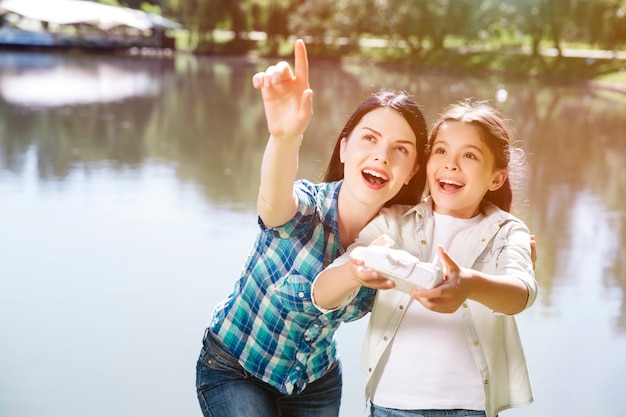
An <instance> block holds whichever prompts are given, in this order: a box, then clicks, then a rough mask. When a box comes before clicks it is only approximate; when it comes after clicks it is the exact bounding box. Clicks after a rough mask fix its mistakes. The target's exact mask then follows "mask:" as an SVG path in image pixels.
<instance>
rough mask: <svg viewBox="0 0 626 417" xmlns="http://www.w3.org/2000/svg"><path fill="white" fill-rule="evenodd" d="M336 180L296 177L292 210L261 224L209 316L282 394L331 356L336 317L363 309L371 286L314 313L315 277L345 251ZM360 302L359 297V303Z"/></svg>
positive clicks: (248, 365) (322, 368)
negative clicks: (275, 223) (278, 221)
mask: <svg viewBox="0 0 626 417" xmlns="http://www.w3.org/2000/svg"><path fill="white" fill-rule="evenodd" d="M340 187H341V181H340V182H333V183H321V184H313V183H311V182H309V181H306V180H300V181H297V182H296V187H295V190H296V194H297V196H298V199H299V201H300V207H299V209H298V213H297V214H296V215H295V217H294V218H293V219H291V220H290V221H289V222H288V223H287V224H285V225H283V226H280V227H277V228H266V227H265V226H264V225H263V224H262V223H261V221H260V220H259V225H260V228H261V230H260V231H259V234H258V236H257V239H256V242H255V244H254V248H253V250H252V252H251V254H250V256H249V257H248V260H247V262H246V265H245V267H244V269H243V271H242V273H241V277H240V278H239V280H238V281H237V282H236V284H235V289H234V291H233V293H232V294H230V296H229V297H228V298H227V299H226V300H224V301H223V302H222V303H220V304H219V305H218V306H217V308H216V310H215V312H214V313H213V319H212V321H211V324H210V329H211V331H212V332H213V333H215V334H216V335H218V337H219V338H220V339H221V340H222V341H223V342H224V344H225V346H226V347H227V349H228V350H229V351H230V352H231V353H232V355H233V356H234V357H235V358H237V359H238V360H239V363H240V364H241V365H242V366H243V367H244V369H245V370H246V371H248V372H249V373H250V374H252V375H254V376H255V377H257V378H259V379H261V380H262V381H265V382H267V383H268V384H270V385H272V386H273V387H275V388H276V389H278V390H279V391H281V392H282V393H284V394H291V393H294V392H297V393H299V392H302V390H304V388H305V387H306V385H307V384H308V383H310V382H312V381H315V380H316V379H318V378H320V377H321V376H323V375H324V374H325V373H326V371H328V369H329V368H330V367H331V366H332V365H333V364H334V363H335V362H336V361H337V350H336V346H335V340H334V334H335V331H336V330H337V328H338V327H339V324H340V321H351V320H355V319H357V318H360V317H362V316H363V315H365V314H366V313H367V312H368V311H369V310H371V305H372V303H373V299H374V297H373V295H374V292H373V291H372V290H369V289H364V290H363V291H370V292H371V297H364V298H360V299H362V302H361V303H360V304H358V305H350V306H346V307H345V308H344V309H340V310H336V311H333V312H330V313H326V314H322V313H320V311H319V310H318V309H317V308H315V306H314V305H313V302H312V300H311V284H312V283H313V280H314V279H315V277H316V276H317V275H318V274H319V273H320V272H321V271H322V270H323V269H324V268H325V267H326V266H328V265H329V264H330V263H331V262H332V261H333V260H334V259H335V258H337V257H338V256H339V255H341V254H342V253H344V252H345V249H344V248H343V246H342V245H341V240H340V239H339V229H338V223H337V196H338V194H339V188H340ZM365 304H367V305H365Z"/></svg>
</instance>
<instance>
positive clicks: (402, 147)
mask: <svg viewBox="0 0 626 417" xmlns="http://www.w3.org/2000/svg"><path fill="white" fill-rule="evenodd" d="M396 150H398V151H400V152H402V153H409V151H408V150H407V148H405V147H404V146H397V147H396Z"/></svg>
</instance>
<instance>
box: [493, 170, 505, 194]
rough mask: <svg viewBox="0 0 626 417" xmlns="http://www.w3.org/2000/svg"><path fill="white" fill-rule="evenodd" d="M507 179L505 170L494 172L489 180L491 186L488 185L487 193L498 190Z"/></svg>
mask: <svg viewBox="0 0 626 417" xmlns="http://www.w3.org/2000/svg"><path fill="white" fill-rule="evenodd" d="M507 177H508V174H507V172H506V169H499V170H497V171H496V172H494V173H493V177H492V178H491V184H489V191H496V190H497V189H498V188H500V187H502V185H503V184H504V182H505V181H506V179H507Z"/></svg>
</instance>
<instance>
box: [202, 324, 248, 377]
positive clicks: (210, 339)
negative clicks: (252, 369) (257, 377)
mask: <svg viewBox="0 0 626 417" xmlns="http://www.w3.org/2000/svg"><path fill="white" fill-rule="evenodd" d="M202 343H203V344H204V346H205V348H207V349H210V350H211V351H212V352H213V353H215V354H216V355H218V356H219V357H221V358H222V359H224V360H227V361H229V362H232V363H234V364H237V365H238V366H239V367H241V364H240V363H239V361H238V360H237V358H235V357H234V356H233V354H232V353H230V351H229V350H228V348H227V347H226V345H225V344H224V342H223V341H222V339H220V338H219V336H218V335H216V334H215V333H213V332H212V331H211V329H210V328H208V327H207V329H206V330H205V331H204V338H203V340H202ZM242 369H243V367H242Z"/></svg>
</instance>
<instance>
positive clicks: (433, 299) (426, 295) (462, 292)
mask: <svg viewBox="0 0 626 417" xmlns="http://www.w3.org/2000/svg"><path fill="white" fill-rule="evenodd" d="M437 255H438V256H439V258H440V259H441V262H442V264H443V272H444V278H443V279H444V281H443V283H441V284H440V285H439V286H437V287H435V288H432V289H430V290H423V289H415V290H413V291H411V296H412V297H413V298H414V299H416V300H417V301H419V302H420V304H422V305H423V306H424V307H426V308H427V309H429V310H432V311H436V312H438V313H454V312H455V311H456V310H457V309H458V308H459V307H460V306H461V305H462V304H463V303H464V302H465V300H467V298H468V296H469V294H470V288H469V284H468V279H467V278H469V271H467V270H466V269H465V268H461V267H459V265H458V264H457V263H456V262H455V261H454V260H453V259H452V258H451V257H450V255H448V252H446V251H445V250H444V249H443V247H442V246H441V245H439V246H438V247H437Z"/></svg>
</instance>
